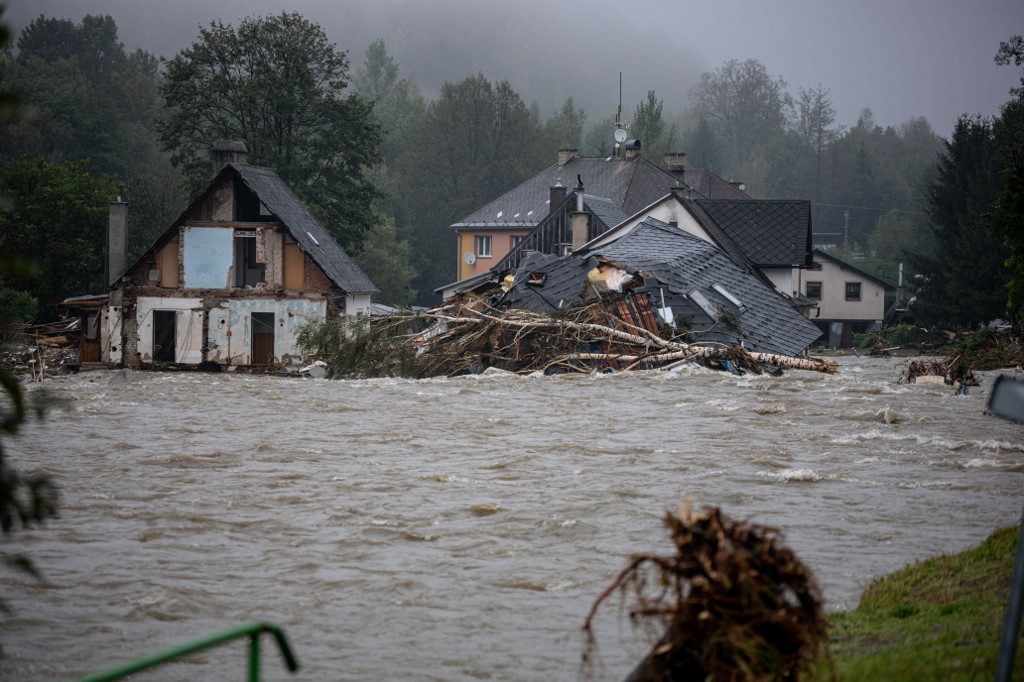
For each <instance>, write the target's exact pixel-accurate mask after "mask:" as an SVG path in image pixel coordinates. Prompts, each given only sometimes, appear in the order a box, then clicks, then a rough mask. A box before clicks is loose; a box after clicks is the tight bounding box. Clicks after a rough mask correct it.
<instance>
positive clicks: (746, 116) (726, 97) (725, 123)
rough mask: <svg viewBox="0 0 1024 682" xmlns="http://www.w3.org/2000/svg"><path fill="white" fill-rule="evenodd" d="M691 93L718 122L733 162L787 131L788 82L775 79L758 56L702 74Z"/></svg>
mask: <svg viewBox="0 0 1024 682" xmlns="http://www.w3.org/2000/svg"><path fill="white" fill-rule="evenodd" d="M691 94H692V96H693V97H694V100H695V101H696V106H697V108H698V111H699V112H700V114H701V115H702V116H705V117H708V118H710V119H712V120H714V121H715V122H716V124H717V129H718V130H717V131H716V132H717V133H718V135H719V136H720V139H721V140H722V142H723V144H724V145H725V150H726V152H727V154H728V155H729V159H728V163H730V164H734V165H738V164H739V163H742V161H743V160H744V159H745V158H746V157H747V156H748V155H749V154H750V153H751V152H752V151H754V149H755V147H758V146H761V147H764V146H766V145H767V144H768V143H769V142H771V141H772V139H773V138H774V137H775V136H777V135H780V134H781V133H782V132H784V131H785V130H786V127H787V125H788V123H789V117H790V112H791V110H792V108H793V101H792V98H791V97H790V96H789V95H788V94H787V93H786V81H784V80H782V79H781V78H777V79H773V78H772V77H771V76H769V75H768V71H767V70H766V69H765V67H764V65H763V64H761V62H759V61H757V60H756V59H748V60H746V61H744V62H739V61H737V60H735V59H731V60H729V61H727V62H725V64H723V65H722V66H721V68H719V69H718V70H717V71H715V72H712V73H704V74H701V77H700V81H699V82H698V83H697V85H696V86H695V87H694V88H693V90H692V91H691Z"/></svg>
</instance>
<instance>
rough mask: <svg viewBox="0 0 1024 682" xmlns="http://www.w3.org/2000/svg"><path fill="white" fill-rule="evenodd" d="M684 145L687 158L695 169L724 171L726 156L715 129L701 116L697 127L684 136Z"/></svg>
mask: <svg viewBox="0 0 1024 682" xmlns="http://www.w3.org/2000/svg"><path fill="white" fill-rule="evenodd" d="M684 145H685V146H684V149H686V158H687V160H688V161H689V163H691V164H693V165H694V166H695V167H697V168H707V169H709V170H722V168H721V166H722V164H723V162H724V158H723V156H724V155H723V153H722V151H721V146H720V145H719V143H718V137H717V136H716V135H715V131H714V128H713V127H712V126H711V124H710V123H709V122H708V119H707V118H705V117H704V116H700V117H699V118H698V120H697V125H696V126H694V128H693V129H692V130H690V131H689V132H688V133H687V134H686V135H685V136H684Z"/></svg>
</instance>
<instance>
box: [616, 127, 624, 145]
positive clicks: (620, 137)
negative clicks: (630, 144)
mask: <svg viewBox="0 0 1024 682" xmlns="http://www.w3.org/2000/svg"><path fill="white" fill-rule="evenodd" d="M615 141H616V142H625V141H626V129H625V128H616V129H615Z"/></svg>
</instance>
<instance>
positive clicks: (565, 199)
mask: <svg viewBox="0 0 1024 682" xmlns="http://www.w3.org/2000/svg"><path fill="white" fill-rule="evenodd" d="M640 158H641V157H639V156H637V155H633V156H630V155H627V156H626V157H625V158H624V159H621V160H620V159H607V160H593V159H591V160H585V161H586V162H584V160H580V159H577V158H576V157H574V156H572V155H571V154H570V155H565V156H564V157H563V158H560V160H559V165H558V167H557V168H555V169H546V170H545V171H544V172H542V173H540V174H538V176H535V178H533V179H531V180H528V181H527V182H526V183H523V184H522V185H520V186H519V187H517V188H515V189H514V190H512V191H510V192H508V193H506V194H505V195H503V196H502V197H499V198H498V199H497V200H495V201H494V202H492V203H491V204H488V206H486V207H484V208H483V209H480V210H479V211H477V212H476V213H474V214H473V215H472V216H469V217H468V218H466V219H464V220H463V221H461V222H460V223H457V224H456V225H453V227H454V228H456V229H457V230H458V231H459V232H460V234H462V232H463V231H465V230H467V229H468V228H470V227H473V229H476V230H482V229H484V225H483V222H481V221H483V220H484V218H487V217H488V216H491V214H493V216H491V217H490V219H491V220H492V221H493V220H503V221H505V223H506V225H504V226H503V227H507V226H508V225H509V223H508V221H509V220H510V219H511V220H513V221H515V220H518V221H520V225H519V227H520V229H521V228H522V227H523V225H522V223H523V221H524V219H523V217H522V216H523V215H524V211H525V214H531V213H534V214H535V213H537V212H539V211H543V210H544V208H540V207H538V208H536V209H533V210H532V211H526V210H525V209H527V208H528V207H530V206H533V205H534V204H538V202H539V201H540V200H539V199H538V196H539V193H540V185H539V183H541V182H544V181H546V180H549V179H550V177H549V176H551V175H552V173H554V172H565V171H566V170H569V169H573V168H575V169H577V170H581V171H583V170H586V171H588V172H590V173H592V174H593V177H594V178H595V185H591V183H590V181H589V179H587V178H585V177H584V176H583V175H582V173H579V174H577V176H576V186H575V187H574V188H573V189H572V191H571V192H570V191H568V190H567V189H566V188H564V187H561V186H560V185H561V182H560V181H558V180H556V182H555V185H553V186H552V187H551V188H550V197H549V199H548V202H547V204H546V205H547V206H551V207H553V208H552V209H551V210H550V211H549V212H548V213H546V214H545V215H543V217H541V218H539V219H532V218H531V220H530V222H531V224H532V226H531V228H530V229H529V230H528V231H526V232H525V233H524V234H522V235H521V236H517V237H516V238H515V239H512V240H510V242H509V244H508V247H509V248H508V249H507V253H506V254H505V255H504V256H503V257H501V258H496V259H493V260H491V261H490V262H491V263H493V264H492V265H490V267H489V269H486V270H480V269H479V267H477V270H478V272H476V273H475V274H473V275H471V276H469V277H466V278H464V279H462V280H460V281H459V282H455V283H452V284H450V285H446V286H445V287H442V288H441V289H440V290H439V291H440V292H441V293H442V294H443V297H444V298H445V299H446V300H447V299H451V298H453V297H455V298H457V299H461V300H463V301H465V302H467V303H468V304H469V305H471V306H473V305H475V304H474V300H479V301H482V302H483V303H485V304H487V305H492V306H496V307H499V308H500V307H505V308H509V307H511V308H526V309H530V310H533V311H537V312H541V311H554V310H560V309H565V308H573V307H578V306H581V305H589V303H590V302H592V301H594V300H596V299H598V298H602V295H603V294H604V293H606V292H609V291H610V292H615V293H621V295H622V296H624V297H625V298H626V299H628V300H629V301H630V302H629V303H628V305H625V307H623V305H622V304H619V303H616V304H615V305H616V306H617V307H618V309H617V310H616V311H615V312H614V313H613V316H619V317H621V316H623V315H625V316H626V317H628V318H629V319H630V321H629V324H633V325H635V326H638V327H643V328H644V329H646V330H647V331H648V332H657V331H659V329H658V328H659V327H660V326H662V325H666V324H667V325H671V326H672V327H674V328H675V329H676V330H677V331H686V332H687V333H688V334H689V335H690V337H689V338H691V340H694V341H706V342H717V343H721V344H725V345H734V346H740V347H743V348H746V349H747V350H752V351H758V352H763V353H771V354H781V355H790V356H791V355H797V354H800V353H802V352H804V351H805V350H806V349H807V348H808V347H809V346H810V344H811V343H813V342H814V341H815V340H816V339H817V338H818V337H819V336H820V334H821V332H820V330H819V329H818V328H817V327H816V326H815V325H814V324H812V323H810V322H809V321H808V320H807V319H806V310H805V309H806V308H808V307H809V302H807V301H804V300H803V298H802V297H801V296H800V290H801V288H802V287H801V281H802V277H803V275H802V273H803V272H804V271H805V270H808V269H811V268H813V267H814V260H813V257H812V240H811V234H812V230H811V212H810V202H808V201H801V200H762V199H752V198H750V197H749V196H747V195H746V194H744V193H743V192H742V190H741V189H740V187H735V186H733V185H732V184H731V183H726V182H725V181H723V180H721V179H720V178H717V176H713V175H711V174H709V173H707V172H701V173H693V172H691V171H686V170H685V166H684V164H683V163H682V155H681V154H675V155H671V158H666V165H668V167H669V168H670V169H673V170H674V171H675V172H670V171H661V170H659V171H658V172H657V173H655V172H653V170H652V168H653V165H652V164H649V162H647V165H642V164H639V160H640ZM574 164H575V165H574ZM630 164H633V165H630ZM630 170H631V171H632V172H627V171H630ZM641 171H642V172H641ZM667 179H672V180H673V186H671V187H669V186H668V183H667V182H666V180H667ZM712 179H717V183H713V182H712ZM559 180H560V178H559ZM691 182H692V183H694V185H696V186H698V187H701V188H702V189H703V192H702V191H698V190H697V189H695V187H694V185H691V184H690V183H691ZM584 184H586V191H585V190H584ZM595 186H596V190H595ZM716 187H717V190H716V189H715V188H716ZM595 192H603V193H604V194H605V195H598V193H595ZM704 192H709V193H711V194H713V195H714V196H715V197H716V198H708V196H707V195H706V194H704ZM626 207H628V209H629V210H627V208H626ZM495 211H497V212H495ZM509 215H510V218H509V217H506V216H509ZM497 227H498V226H497V225H496V224H494V225H491V229H497ZM476 237H479V235H476ZM479 241H480V240H479V239H477V242H479ZM462 243H463V246H465V245H466V243H465V241H463V242H462ZM491 253H492V255H493V254H494V252H493V251H492V252H491ZM467 255H468V256H470V257H468V258H464V262H465V263H468V262H469V261H474V265H476V266H478V265H479V262H480V261H479V259H476V258H474V257H473V256H475V254H473V253H469V254H467ZM499 287H500V290H501V291H500V293H498V294H496V293H495V289H496V288H499ZM604 298H606V299H609V298H614V296H612V297H607V296H605V297H604ZM653 311H657V312H658V313H659V314H658V315H657V316H655V315H654V314H653ZM609 312H611V311H609Z"/></svg>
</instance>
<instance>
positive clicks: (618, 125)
mask: <svg viewBox="0 0 1024 682" xmlns="http://www.w3.org/2000/svg"><path fill="white" fill-rule="evenodd" d="M625 141H626V124H624V123H623V122H622V72H621V71H619V110H618V112H617V113H616V114H615V156H618V155H619V147H620V146H622V143H623V142H625Z"/></svg>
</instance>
